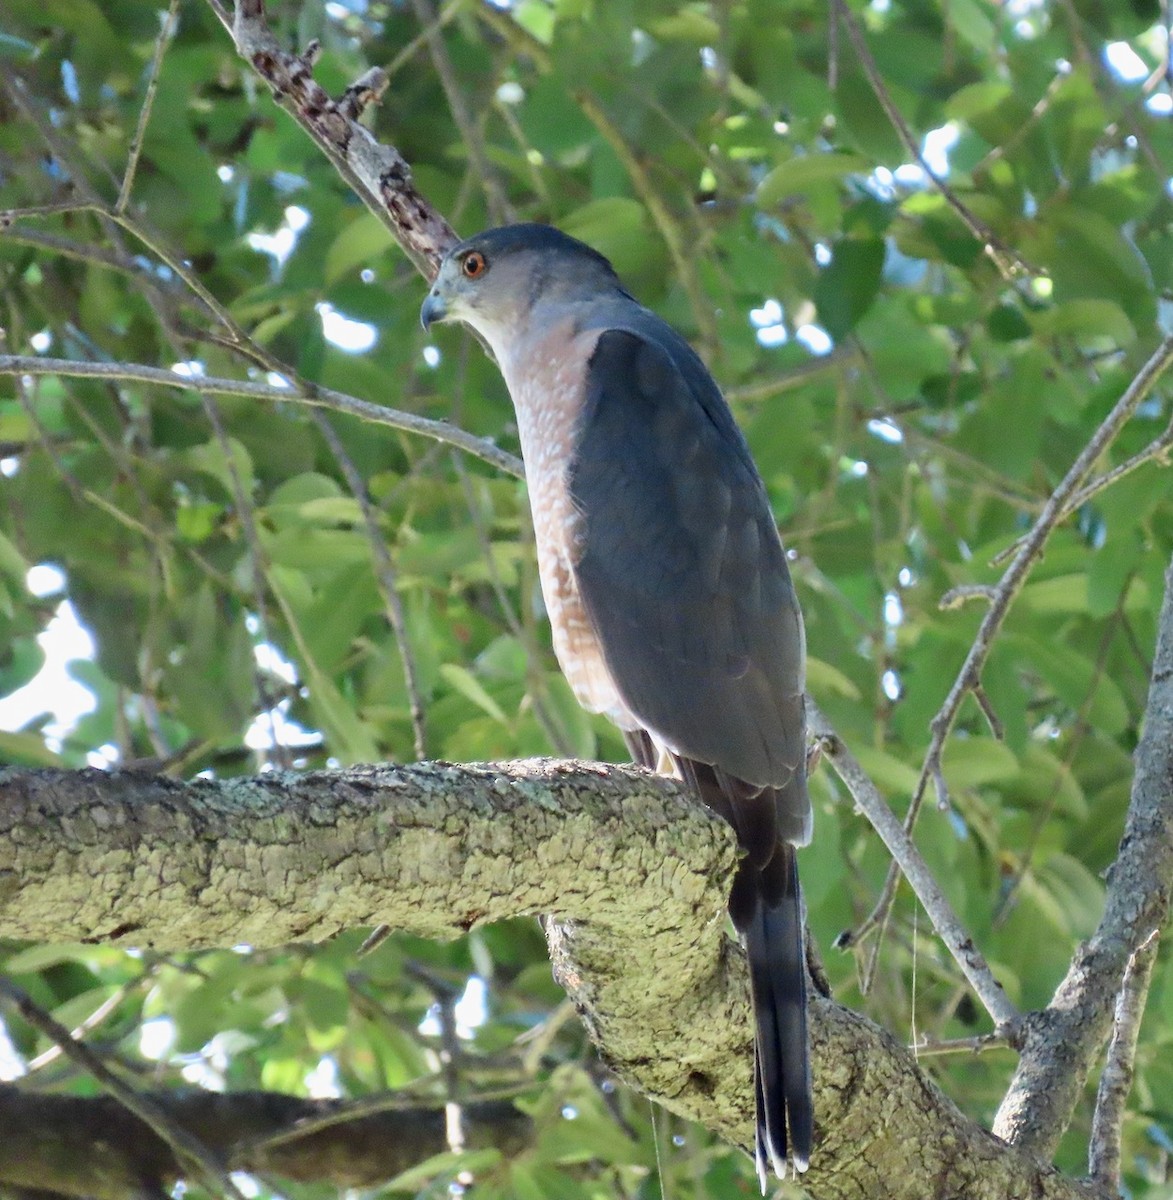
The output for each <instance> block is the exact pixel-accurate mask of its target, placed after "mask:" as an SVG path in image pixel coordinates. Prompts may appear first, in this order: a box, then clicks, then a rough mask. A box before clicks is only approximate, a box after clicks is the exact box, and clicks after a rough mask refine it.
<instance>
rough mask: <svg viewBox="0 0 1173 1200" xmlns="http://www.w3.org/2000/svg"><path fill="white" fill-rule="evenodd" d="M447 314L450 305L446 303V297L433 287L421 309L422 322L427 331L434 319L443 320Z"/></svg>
mask: <svg viewBox="0 0 1173 1200" xmlns="http://www.w3.org/2000/svg"><path fill="white" fill-rule="evenodd" d="M447 315H448V306H447V305H446V304H445V303H444V298H443V297H442V296H441V295H440V294H439V293H438V292H437V291H436V290H435V288H433V289H432V290H431V291H430V292H429V293H428V297H427V299H426V300H425V301H424V304H423V307H422V308H421V309H420V324H421V325H422V326H423V327H424V329H425V331H426V330H428V329H430V328H431V326H432V323H433V322H434V321H442V320H444V318H445V317H446V316H447Z"/></svg>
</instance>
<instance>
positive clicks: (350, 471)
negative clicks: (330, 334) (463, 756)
mask: <svg viewBox="0 0 1173 1200" xmlns="http://www.w3.org/2000/svg"><path fill="white" fill-rule="evenodd" d="M310 419H311V420H312V421H313V422H314V424H315V425H316V426H317V428H318V431H319V432H320V433H321V435H322V437H323V438H325V439H326V445H327V446H329V447H330V453H331V454H333V455H334V461H335V462H337V463H338V466H339V468H340V469H341V471H342V474H343V475H344V476H345V477H346V484H347V486H348V487H349V488H350V491H351V494H352V495H353V496H354V498H355V500H356V501H358V506H359V509H360V510H361V512H362V517H363V524H364V525H366V529H367V541H368V542H369V543H370V547H371V557H372V558H373V559H374V565H375V578H376V581H377V582H378V585H379V591H380V592H381V593H382V595H383V604H384V606H385V608H386V610H387V624H388V625H390V626H391V632H392V633H393V634H394V636H395V642H396V644H397V645H398V647H399V661H400V663H401V664H402V665H403V682H404V684H405V686H406V688H407V701H408V706H409V708H410V711H411V728H412V735H413V738H414V741H415V756H416V758H417V759H420V760H421V761H422V760H423V759H424V758H426V757H427V727H426V724H425V720H424V701H423V695H422V693H421V691H420V681H419V671H418V670H417V668H416V662H415V654H414V653H413V652H412V649H411V640H410V639H409V637H408V634H407V617H406V615H405V613H404V611H403V600H402V599H401V598H400V595H399V581H398V576H397V572H396V570H395V563H394V562H393V561H392V560H391V552H390V550H388V549H387V542H386V539H385V538H384V537H383V531H382V530H381V529H380V528H379V519H378V517H377V516H376V515H375V507H374V505H373V504H372V503H371V497H370V494H369V493H368V492H367V488H366V484H365V483H364V482H363V479H362V476H361V475H360V474H359V471H358V468H357V467H356V466H355V465H354V461H353V460H352V459H351V457H350V455H349V454H347V453H346V447H345V446H344V445H343V444H342V439H341V438H340V437H339V436H338V434H337V433H336V432H335V431H334V427H333V426H332V425H331V424H330V422H329V420H328V419H327V418H326V416H325V414H324V413H320V412H317V411H312V412H311V413H310Z"/></svg>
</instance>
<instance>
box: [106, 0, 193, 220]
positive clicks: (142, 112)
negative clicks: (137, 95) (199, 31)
mask: <svg viewBox="0 0 1173 1200" xmlns="http://www.w3.org/2000/svg"><path fill="white" fill-rule="evenodd" d="M178 15H179V0H171V4H170V6H169V7H168V9H167V12H166V13H165V14H164V16H163V23H162V26H161V27H160V29H159V36H158V37H157V38H156V39H155V53H154V55H153V57H152V58H151V65H150V68H149V70H148V71H147V90H146V94H145V95H144V96H143V104H142V108H140V109H139V114H138V126H137V127H136V128H135V131H134V137H133V138H132V139H131V142H130V151H129V153H128V154H127V156H126V170H125V171H124V172H123V175H122V186H121V187H120V188H119V189H118V199H117V200H116V201H115V203H114V211H115V212H116V213H118V214H121V213H124V212H125V211H126V206H127V205H128V204H129V203H130V192H131V189H132V188H133V187H134V177H135V173H136V172H137V170H138V160H139V157H140V155H141V154H142V152H143V139H144V138H145V137H146V133H147V126H148V125H149V124H150V120H151V110H152V109H153V108H154V107H155V94H156V93H157V92H158V90H159V72H160V70H161V69H162V66H163V55H164V54H166V53H167V47H168V46H169V45H170V44H171V39H172V37H174V36H175V26H176V21H177V17H178Z"/></svg>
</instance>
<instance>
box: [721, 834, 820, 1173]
mask: <svg viewBox="0 0 1173 1200" xmlns="http://www.w3.org/2000/svg"><path fill="white" fill-rule="evenodd" d="M730 912H731V913H732V915H733V921H734V924H735V925H736V926H737V927H738V930H739V931H740V933H741V935H742V937H743V938H744V939H745V948H746V954H747V956H748V958H749V970H750V985H751V989H752V993H753V1009H754V1025H755V1037H754V1088H755V1091H756V1093H757V1131H756V1138H755V1147H754V1150H755V1154H754V1157H755V1160H756V1162H757V1169H758V1179H759V1181H760V1183H761V1186H762V1193H763V1195H764V1194H765V1191H766V1180H767V1174H768V1172H769V1170H770V1169H771V1168H773V1170H774V1173H775V1174H776V1175H778V1176H779V1178H784V1177H785V1171H786V1162H787V1157H788V1156H789V1159H790V1161H791V1162H792V1163H793V1164H794V1168H795V1170H797V1171H805V1170H806V1168H807V1165H808V1163H809V1162H810V1154H811V1141H812V1139H813V1136H814V1106H813V1102H812V1099H811V1068H810V1051H809V1048H808V1043H807V1030H806V970H805V966H804V959H805V946H804V944H803V919H802V892H801V889H800V888H799V884H798V864H797V861H796V857H795V853H794V847H793V846H791V845H788V844H786V843H783V844H781V845H780V846H779V847H778V850H777V851H776V853H775V855H774V857H773V858H772V859H771V860H770V862H769V863H768V864H767V865H766V867H764V868H762V869H758V868H756V867H754V866H753V865H752V864H751V863H749V862H745V863H743V864H742V866H741V868H740V870H739V871H738V876H737V879H736V881H735V883H734V886H733V895H732V897H731V899H730Z"/></svg>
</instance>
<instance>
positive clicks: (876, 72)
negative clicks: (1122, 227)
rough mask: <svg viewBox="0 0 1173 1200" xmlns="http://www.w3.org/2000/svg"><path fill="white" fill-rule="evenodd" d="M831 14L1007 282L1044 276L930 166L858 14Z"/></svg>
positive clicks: (883, 102)
mask: <svg viewBox="0 0 1173 1200" xmlns="http://www.w3.org/2000/svg"><path fill="white" fill-rule="evenodd" d="M831 13H832V15H833V17H834V18H836V19H837V20H838V21H841V22H842V23H843V28H845V29H846V30H847V36H848V38H849V39H850V40H851V45H852V48H853V49H854V50H855V55H856V57H857V58H858V59H859V65H860V66H861V67H862V68H863V73H864V75H866V76H867V80H868V83H869V84H871V88H872V91H873V92H874V93H875V95H876V99H877V100H878V101H879V103H880V107H881V108H882V109H883V110H884V113H885V115H886V116H887V118H888V120H889V121H890V122H891V123H892V127H893V128H894V129H895V130H896V134H897V136H898V137H899V138H900V140H901V142H903V143H904V148H905V149H906V150H907V151H908V153H909V154H911V155H912V157H913V158H914V159H915V161H916V163H917V165H918V166H919V167H920V169H921V170H922V171H924V173H925V174H926V175H927V176H928V178H929V179H930V180H932V183H933V186H934V187H935V188H936V189H937V190H938V191H939V192H940V193H941V195H942V196H943V197H944V198H945V201H946V202H947V203H948V205H949V207H950V208H952V209H953V211H954V212H955V213H957V215H958V216H959V217H960V218H961V220H962V222H963V223H964V225H965V227H966V229H968V230H969V231H970V233H972V234H973V236H974V237H975V238H977V240H978V241H979V242H981V243H982V245H983V246H984V247H985V250H986V254H987V255H989V257H990V259H991V261H992V262H993V263H994V265H995V266H996V267H997V269H998V272H999V274H1000V275H1001V276H1002V278H1003V279H1005V280H1006V281H1007V282H1012V281H1013V280H1014V279H1015V278H1016V277H1017V276H1019V275H1021V274H1024V273H1025V274H1029V275H1039V274H1041V272H1040V271H1039V270H1038V269H1037V268H1036V267H1032V266H1031V265H1030V264H1029V263H1028V262H1027V261H1026V260H1025V259H1024V258H1022V256H1021V255H1019V254H1018V253H1017V252H1016V251H1014V250H1013V249H1011V248H1010V247H1009V246H1007V245H1005V243H1003V242H1002V241H1001V240H1000V239H999V238H998V237H997V236H996V235H995V233H994V231H993V230H992V229H991V228H990V227H989V226H988V225H987V224H986V223H985V222H984V221H983V220H982V219H981V218H980V217H978V216H977V215H976V214H975V213H974V212H973V211H972V210H971V209H970V208H969V207H968V206H967V205H966V204H965V203H964V201H962V199H961V198H960V197H959V196H958V195H957V193H956V192H955V191H954V190H953V188H952V187H951V186H950V185H949V184H948V183H947V182H946V181H945V180H944V179H942V178H941V176H940V175H938V174H937V172H936V171H934V170H933V168H932V167H931V166H929V164H928V162H927V161H926V160H925V156H924V154H923V153H922V152H921V148H920V143H919V142H918V141H917V140H916V137H915V135H914V134H913V132H912V130H911V128H910V127H909V125H908V122H907V121H906V120H905V119H904V114H903V113H902V112H901V111H900V109H899V108H897V107H896V102H895V101H894V100H893V99H892V97H891V95H890V94H889V92H888V88H887V86H886V85H885V83H884V78H883V76H882V75H881V74H880V69H879V67H878V66H876V60H875V59H874V58H873V57H872V52H871V50H870V48H869V47H868V43H867V39H866V38H865V37H864V35H863V30H862V29H860V27H859V22H858V21H856V19H855V14H854V13H852V11H851V9H850V8H849V7H848V5H847V3H846V0H831Z"/></svg>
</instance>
